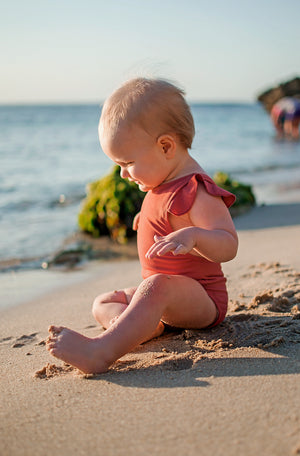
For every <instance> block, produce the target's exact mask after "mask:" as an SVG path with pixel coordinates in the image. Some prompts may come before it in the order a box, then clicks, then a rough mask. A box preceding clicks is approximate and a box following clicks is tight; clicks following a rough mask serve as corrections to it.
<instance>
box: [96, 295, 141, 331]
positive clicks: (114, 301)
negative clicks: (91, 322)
mask: <svg viewBox="0 0 300 456" xmlns="http://www.w3.org/2000/svg"><path fill="white" fill-rule="evenodd" d="M135 291H136V287H132V288H125V289H124V290H115V291H110V292H108V293H103V294H101V295H99V296H97V298H96V299H95V300H94V302H93V308H92V313H93V316H94V318H95V320H96V321H97V322H98V323H100V325H102V326H103V328H105V329H107V328H109V326H110V325H111V322H112V320H115V318H117V317H119V316H120V315H121V314H122V313H123V312H124V310H125V309H126V308H127V306H128V304H129V303H130V301H131V299H132V297H133V295H134V293H135Z"/></svg>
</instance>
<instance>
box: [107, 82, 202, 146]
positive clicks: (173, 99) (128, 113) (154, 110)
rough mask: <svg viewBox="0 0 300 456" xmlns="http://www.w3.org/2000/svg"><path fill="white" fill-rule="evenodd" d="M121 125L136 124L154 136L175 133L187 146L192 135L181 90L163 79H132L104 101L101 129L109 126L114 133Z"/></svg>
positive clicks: (191, 122) (189, 115)
mask: <svg viewBox="0 0 300 456" xmlns="http://www.w3.org/2000/svg"><path fill="white" fill-rule="evenodd" d="M124 124H133V125H134V124H138V125H140V126H141V127H142V128H143V129H144V130H145V131H146V132H147V133H149V134H151V135H155V136H156V138H158V137H159V136H160V135H162V134H170V133H175V135H176V136H177V137H178V140H179V142H180V143H181V144H182V145H183V146H184V147H186V148H188V149H189V148H191V146H192V142H193V138H194V135H195V126H194V120H193V117H192V114H191V111H190V108H189V106H188V104H187V102H186V100H185V98H184V91H183V90H181V89H179V88H178V87H176V86H175V85H173V84H171V83H170V82H168V81H165V80H163V79H147V78H135V79H131V80H129V81H127V82H125V84H123V85H122V86H121V87H120V88H119V89H117V90H116V91H115V92H113V94H112V95H111V96H110V97H109V98H108V99H107V100H106V102H105V103H104V106H103V109H102V114H101V119H100V125H101V129H102V130H103V131H105V130H106V129H108V130H109V134H110V135H112V136H113V135H115V134H116V133H117V130H118V128H119V127H120V126H121V125H124Z"/></svg>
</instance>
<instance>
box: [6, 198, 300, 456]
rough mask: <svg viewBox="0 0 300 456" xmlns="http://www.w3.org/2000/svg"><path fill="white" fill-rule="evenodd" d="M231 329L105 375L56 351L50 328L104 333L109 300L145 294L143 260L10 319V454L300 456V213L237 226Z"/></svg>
mask: <svg viewBox="0 0 300 456" xmlns="http://www.w3.org/2000/svg"><path fill="white" fill-rule="evenodd" d="M236 225H237V228H238V231H239V238H240V250H239V254H238V257H237V258H236V259H235V260H234V261H232V262H230V263H228V264H225V265H224V271H225V273H226V274H227V276H228V288H229V295H230V306H229V312H228V316H227V318H226V320H225V321H224V322H223V323H222V324H221V325H219V326H218V327H216V328H213V329H211V330H205V331H204V330H202V331H195V330H193V331H190V330H186V331H178V332H176V331H175V332H167V333H165V334H164V335H163V336H162V337H160V338H158V339H156V340H153V341H151V342H148V343H147V344H144V345H141V346H139V347H138V348H137V349H136V350H135V351H133V352H132V353H130V354H128V355H126V356H125V357H123V358H122V359H121V360H120V361H118V362H117V363H115V365H114V366H112V368H111V369H110V371H109V372H108V373H106V374H103V375H99V376H83V375H81V374H80V373H79V372H78V371H77V370H75V369H72V368H71V367H70V366H67V365H65V364H64V363H61V362H59V361H58V360H56V359H54V358H52V357H51V356H50V355H49V354H48V352H47V351H46V350H45V347H44V341H45V338H46V337H47V327H48V325H49V323H55V324H63V325H67V326H69V327H71V328H73V329H75V330H78V331H80V332H83V333H84V334H86V335H88V336H94V335H96V334H98V332H99V328H98V327H97V326H96V325H95V323H94V321H93V318H92V316H91V314H90V306H91V302H92V300H93V297H94V296H95V295H97V294H98V293H99V292H102V291H105V290H107V289H115V288H117V287H123V286H131V285H135V284H136V283H138V282H139V280H140V270H139V264H138V262H137V261H135V260H130V261H120V262H102V263H101V262H97V263H95V265H94V266H93V267H92V270H91V271H90V275H89V278H85V279H84V280H83V281H82V280H80V281H79V282H78V283H75V282H76V281H73V283H72V284H69V285H66V286H65V287H64V288H62V289H58V290H56V291H52V292H51V293H49V292H48V294H47V295H45V296H43V297H42V298H38V299H37V298H35V299H34V300H31V301H30V302H27V303H25V304H22V305H21V306H15V307H12V308H9V309H5V310H3V311H2V312H1V314H0V316H1V322H0V328H1V340H0V351H1V357H2V363H1V364H2V372H1V412H0V413H1V415H0V427H1V435H0V438H1V449H0V454H1V456H6V455H16V456H19V455H35V456H38V455H41V456H42V455H43V456H47V455H52V454H56V455H69V454H70V455H87V454H91V455H102V454H103V455H105V456H106V455H113V456H118V455H129V456H130V455H164V456H168V455H174V454H183V455H192V456H194V455H195V456H196V455H197V456H198V455H200V456H201V455H203V456H211V455H213V456H218V455H220V456H221V455H222V456H227V455H228V456H229V455H230V456H231V455H232V456H235V455H239V456H240V455H243V456H250V455H263V456H268V455H270V456H276V455H278V456H283V455H297V454H300V255H299V254H300V205H297V204H293V205H283V206H269V207H265V208H256V209H254V210H253V211H251V212H250V213H248V214H245V215H243V216H240V217H239V218H237V219H236Z"/></svg>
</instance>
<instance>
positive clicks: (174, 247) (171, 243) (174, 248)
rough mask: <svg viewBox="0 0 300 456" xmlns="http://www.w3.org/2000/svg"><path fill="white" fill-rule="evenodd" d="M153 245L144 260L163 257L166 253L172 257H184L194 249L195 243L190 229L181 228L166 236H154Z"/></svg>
mask: <svg viewBox="0 0 300 456" xmlns="http://www.w3.org/2000/svg"><path fill="white" fill-rule="evenodd" d="M154 241H155V242H154V244H152V246H151V247H150V249H149V250H148V252H147V253H146V258H148V259H151V258H154V257H155V256H163V255H165V254H166V253H168V252H173V255H184V254H186V253H189V252H190V251H191V250H193V248H194V247H195V241H194V239H193V236H192V231H191V229H190V228H183V229H181V230H178V231H174V232H173V233H170V234H168V235H167V236H157V235H155V236H154Z"/></svg>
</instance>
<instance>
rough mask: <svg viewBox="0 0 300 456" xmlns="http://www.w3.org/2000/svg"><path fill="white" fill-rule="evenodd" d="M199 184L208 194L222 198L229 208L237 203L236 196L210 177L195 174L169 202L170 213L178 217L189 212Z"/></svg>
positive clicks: (179, 188)
mask: <svg viewBox="0 0 300 456" xmlns="http://www.w3.org/2000/svg"><path fill="white" fill-rule="evenodd" d="M199 182H201V183H202V184H203V185H204V187H205V189H206V191H207V193H209V194H210V195H213V196H220V197H221V198H222V199H223V201H224V203H225V204H226V206H227V207H230V206H232V205H233V203H234V202H235V199H236V198H235V196H234V195H233V194H232V193H230V192H228V191H227V190H224V189H223V188H221V187H219V186H218V185H217V184H216V183H215V182H214V181H213V180H212V179H211V178H210V177H209V176H207V175H206V174H194V175H192V176H190V178H189V179H188V180H187V181H186V182H183V183H182V185H181V186H179V187H178V188H177V189H176V192H175V193H174V195H173V197H172V198H171V200H170V202H169V205H168V208H167V210H168V212H170V213H171V214H173V215H177V216H180V215H183V214H186V213H187V212H189V210H190V209H191V207H192V205H193V203H194V201H195V198H196V194H197V189H198V185H199Z"/></svg>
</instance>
